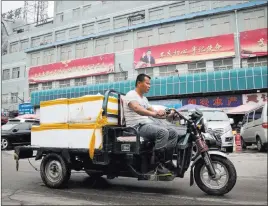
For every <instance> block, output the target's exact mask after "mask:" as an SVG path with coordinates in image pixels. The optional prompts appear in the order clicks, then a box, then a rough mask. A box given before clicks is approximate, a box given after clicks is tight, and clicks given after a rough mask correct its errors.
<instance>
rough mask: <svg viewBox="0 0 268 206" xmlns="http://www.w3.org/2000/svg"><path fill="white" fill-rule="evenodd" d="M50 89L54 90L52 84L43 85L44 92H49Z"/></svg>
mask: <svg viewBox="0 0 268 206" xmlns="http://www.w3.org/2000/svg"><path fill="white" fill-rule="evenodd" d="M49 89H52V82H45V83H42V90H49Z"/></svg>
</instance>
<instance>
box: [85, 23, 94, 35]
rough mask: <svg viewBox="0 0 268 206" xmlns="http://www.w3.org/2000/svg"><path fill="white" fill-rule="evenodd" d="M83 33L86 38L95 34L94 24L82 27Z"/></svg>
mask: <svg viewBox="0 0 268 206" xmlns="http://www.w3.org/2000/svg"><path fill="white" fill-rule="evenodd" d="M82 32H83V35H84V36H85V35H89V34H94V23H91V24H84V25H83V26H82Z"/></svg>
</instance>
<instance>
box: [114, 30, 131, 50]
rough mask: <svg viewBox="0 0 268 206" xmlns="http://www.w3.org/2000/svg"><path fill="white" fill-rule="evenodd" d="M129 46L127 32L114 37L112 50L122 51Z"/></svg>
mask: <svg viewBox="0 0 268 206" xmlns="http://www.w3.org/2000/svg"><path fill="white" fill-rule="evenodd" d="M129 48H130V44H129V41H128V34H122V35H118V36H115V37H114V51H124V50H126V49H129Z"/></svg>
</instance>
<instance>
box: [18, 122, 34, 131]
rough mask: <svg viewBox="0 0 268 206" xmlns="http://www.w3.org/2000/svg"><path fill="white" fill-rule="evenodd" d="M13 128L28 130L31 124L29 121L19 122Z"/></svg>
mask: <svg viewBox="0 0 268 206" xmlns="http://www.w3.org/2000/svg"><path fill="white" fill-rule="evenodd" d="M14 129H17V130H30V129H31V125H30V124H29V123H21V124H18V125H17V126H15V127H14Z"/></svg>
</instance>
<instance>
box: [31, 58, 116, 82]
mask: <svg viewBox="0 0 268 206" xmlns="http://www.w3.org/2000/svg"><path fill="white" fill-rule="evenodd" d="M113 71H114V54H104V55H101V56H93V57H86V58H82V59H74V60H70V61H64V62H57V63H54V64H48V65H42V66H37V67H31V68H30V70H29V82H30V83H39V82H48V81H54V80H60V79H70V78H75V77H87V76H93V75H99V74H108V73H111V72H113Z"/></svg>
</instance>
